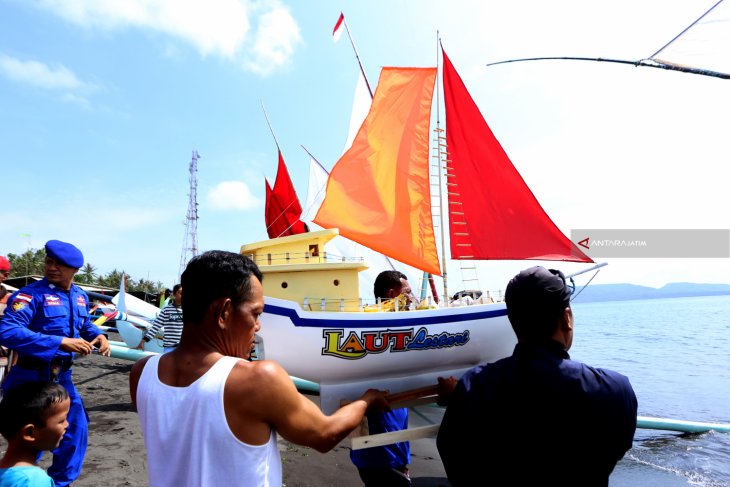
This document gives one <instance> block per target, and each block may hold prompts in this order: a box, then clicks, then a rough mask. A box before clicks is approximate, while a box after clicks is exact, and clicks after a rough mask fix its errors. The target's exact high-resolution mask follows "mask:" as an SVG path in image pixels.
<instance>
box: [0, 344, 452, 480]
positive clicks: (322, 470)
mask: <svg viewBox="0 0 730 487" xmlns="http://www.w3.org/2000/svg"><path fill="white" fill-rule="evenodd" d="M131 367H132V362H129V361H126V360H120V359H115V358H108V357H99V356H96V355H92V356H89V357H79V358H78V359H77V360H76V363H75V364H74V368H73V375H74V382H75V384H76V387H77V389H78V390H79V393H80V394H81V397H82V398H83V400H84V404H85V405H86V409H87V411H88V413H89V423H90V424H89V449H88V451H87V454H86V459H85V462H84V470H83V472H82V474H81V477H80V478H79V479H78V480H77V481H76V482H75V483H74V486H75V487H96V486H98V485H105V486H110V487H113V486H143V485H147V460H146V455H145V449H144V440H143V439H142V433H141V431H140V426H139V420H138V418H137V414H136V413H135V412H134V411H133V410H132V405H131V402H130V399H129V382H128V379H129V371H130V369H131ZM308 397H310V399H312V400H313V401H315V402H317V400H318V397H317V396H308ZM424 409H426V410H425V411H424V410H423V409H421V408H419V410H420V411H424V412H423V413H422V414H424V417H426V418H428V417H429V416H430V412H429V411H428V408H424ZM424 417H421V416H420V415H419V414H411V425H412V426H420V425H425V424H428V422H427V420H426V419H424ZM279 449H280V451H281V458H282V463H283V476H284V485H285V486H289V487H326V486H348V487H349V486H358V485H363V484H362V482H361V480H360V477H359V476H358V474H357V469H356V468H355V467H354V466H353V465H352V463H351V462H350V457H349V451H350V450H349V442H348V440H344V441H343V442H342V443H341V444H340V445H338V446H337V447H336V448H335V449H334V450H332V451H330V452H329V453H326V454H321V453H319V452H317V451H315V450H312V449H311V448H305V447H302V446H298V445H293V444H291V443H289V442H287V441H285V440H282V439H279ZM4 452H5V441H4V440H3V439H2V438H0V454H2V453H4ZM411 454H412V463H411V467H410V469H411V476H412V478H413V485H414V486H415V487H441V486H446V487H448V486H449V485H450V484H449V483H448V480H447V479H446V474H445V473H444V470H443V465H442V464H441V460H440V458H439V456H438V451H437V450H436V444H435V439H433V438H427V439H422V440H417V441H414V442H412V443H411ZM50 459H51V455H50V454H48V453H46V454H44V456H43V458H42V459H41V466H43V467H47V466H48V465H49V464H50ZM171 468H173V467H172V466H171Z"/></svg>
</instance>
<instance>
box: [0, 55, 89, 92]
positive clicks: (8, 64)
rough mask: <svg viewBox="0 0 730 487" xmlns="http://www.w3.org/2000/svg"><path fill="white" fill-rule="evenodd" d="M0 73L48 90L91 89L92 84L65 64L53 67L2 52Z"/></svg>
mask: <svg viewBox="0 0 730 487" xmlns="http://www.w3.org/2000/svg"><path fill="white" fill-rule="evenodd" d="M0 73H2V74H3V75H5V77H7V78H9V79H11V80H13V81H17V82H19V83H24V84H29V85H33V86H37V87H39V88H43V89H46V90H67V91H68V90H71V91H80V90H89V89H91V88H93V86H92V85H90V84H88V83H84V82H83V81H81V80H80V79H78V78H77V77H76V75H75V74H74V73H73V71H71V70H70V69H68V68H67V67H65V66H57V67H55V68H52V67H50V66H48V65H47V64H44V63H41V62H38V61H21V60H20V59H16V58H14V57H10V56H7V55H4V54H0Z"/></svg>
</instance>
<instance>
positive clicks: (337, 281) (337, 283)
mask: <svg viewBox="0 0 730 487" xmlns="http://www.w3.org/2000/svg"><path fill="white" fill-rule="evenodd" d="M332 284H334V285H335V286H339V285H340V280H339V279H335V280H334V281H333V282H332Z"/></svg>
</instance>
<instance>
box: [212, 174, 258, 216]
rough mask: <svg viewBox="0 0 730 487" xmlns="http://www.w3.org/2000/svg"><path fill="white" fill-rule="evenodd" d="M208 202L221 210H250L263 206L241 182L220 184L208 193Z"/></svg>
mask: <svg viewBox="0 0 730 487" xmlns="http://www.w3.org/2000/svg"><path fill="white" fill-rule="evenodd" d="M208 201H209V202H210V204H211V205H212V206H213V208H216V209H219V210H249V209H251V208H256V207H258V206H259V205H260V204H261V203H260V201H259V199H258V198H256V197H255V196H254V195H253V194H252V193H251V190H250V189H249V188H248V186H246V183H244V182H241V181H223V182H222V183H219V184H218V185H217V186H216V187H215V188H213V189H212V190H210V192H209V193H208Z"/></svg>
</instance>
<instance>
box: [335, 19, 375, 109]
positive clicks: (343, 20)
mask: <svg viewBox="0 0 730 487" xmlns="http://www.w3.org/2000/svg"><path fill="white" fill-rule="evenodd" d="M342 23H343V24H345V30H346V31H347V37H349V38H350V44H352V50H353V51H355V58H357V64H358V65H359V66H360V72H361V73H362V76H363V78H365V86H367V87H368V92H370V98H373V90H372V88H370V82H369V81H368V76H367V75H366V74H365V69H364V68H363V67H362V62H361V61H360V55H359V54H358V53H357V48H356V47H355V41H353V40H352V35H351V34H350V28H349V27H348V26H347V20H345V17H344V15H343V16H342Z"/></svg>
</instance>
